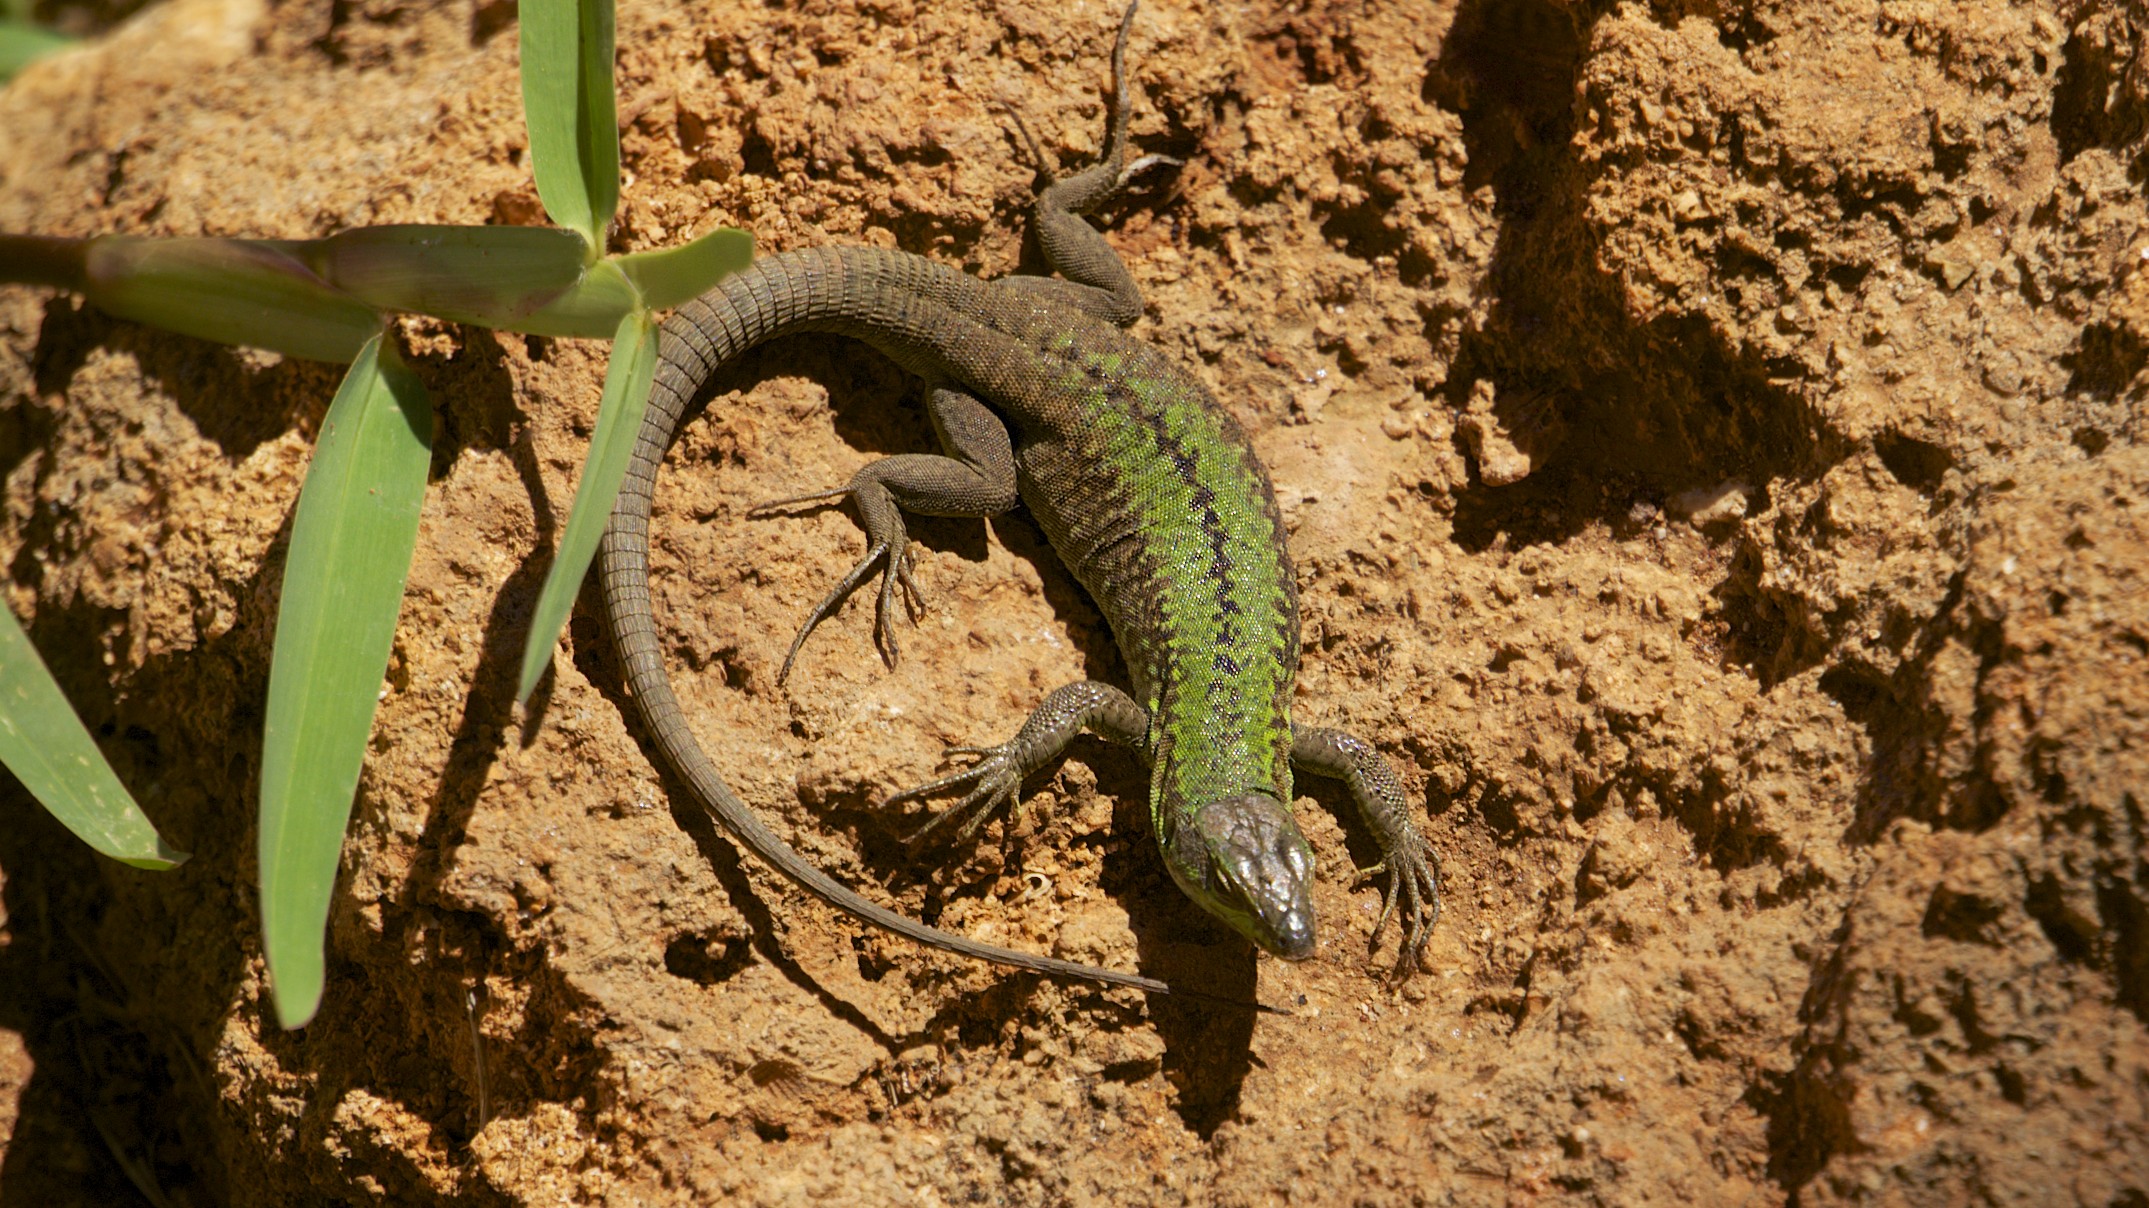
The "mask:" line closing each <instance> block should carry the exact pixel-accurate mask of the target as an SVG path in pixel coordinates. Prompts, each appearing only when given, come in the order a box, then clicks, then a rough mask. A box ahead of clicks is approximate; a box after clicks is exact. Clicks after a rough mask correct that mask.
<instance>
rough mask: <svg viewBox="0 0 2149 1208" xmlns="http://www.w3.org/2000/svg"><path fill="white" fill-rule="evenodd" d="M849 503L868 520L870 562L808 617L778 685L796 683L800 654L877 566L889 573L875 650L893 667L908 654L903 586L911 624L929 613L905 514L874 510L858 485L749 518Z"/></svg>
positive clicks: (862, 562) (761, 509)
mask: <svg viewBox="0 0 2149 1208" xmlns="http://www.w3.org/2000/svg"><path fill="white" fill-rule="evenodd" d="M883 494H885V490H884V491H883ZM847 498H855V499H857V500H858V503H859V510H860V511H861V512H863V513H864V514H865V515H866V518H867V525H866V527H867V533H868V537H869V544H868V545H867V547H866V552H865V556H864V557H862V558H860V559H859V560H858V561H857V562H856V563H855V564H854V565H853V566H852V567H851V569H850V571H849V573H847V574H845V575H844V576H843V578H842V579H840V580H838V581H837V582H836V585H835V586H834V587H833V588H830V589H829V592H828V594H827V595H825V596H822V597H821V602H820V603H818V604H816V605H814V606H813V611H812V612H810V613H808V614H807V615H806V621H805V623H804V624H802V625H800V626H799V627H798V634H797V636H795V637H793V638H792V639H791V649H790V650H788V651H786V652H785V653H784V656H783V667H782V668H781V669H780V670H778V671H777V672H776V682H777V683H778V684H782V683H783V682H784V681H785V680H786V679H789V678H790V676H791V665H792V664H793V663H794V662H796V661H797V660H798V652H799V650H800V649H801V648H802V647H804V646H805V644H806V638H807V637H808V636H810V635H811V634H812V633H813V631H814V630H815V629H816V628H818V627H819V626H820V624H821V622H823V621H825V620H827V619H828V618H829V617H830V616H832V615H834V613H835V611H836V609H837V607H839V606H840V605H841V604H842V603H843V601H844V600H845V598H847V597H848V596H849V595H850V594H851V593H852V592H854V591H856V590H858V587H859V585H860V584H862V583H864V582H865V581H866V579H867V578H868V577H869V576H871V575H872V573H873V569H874V567H876V566H882V567H883V569H882V571H881V583H880V597H879V600H878V603H877V606H876V608H875V611H874V617H873V644H874V645H875V646H877V647H879V649H880V652H881V658H882V659H883V660H884V661H886V662H887V664H888V666H889V667H891V668H892V667H894V666H895V665H896V664H897V663H899V662H901V661H902V657H903V652H902V648H901V646H899V645H898V644H897V642H896V639H895V613H896V607H897V604H898V599H897V593H896V588H897V586H898V585H900V586H901V587H902V599H901V601H900V603H901V605H902V608H903V612H904V614H905V616H907V617H908V618H909V620H910V622H911V624H913V625H915V624H917V622H918V617H919V616H920V614H922V613H923V612H924V611H925V602H924V597H923V596H922V595H921V594H920V593H919V591H918V581H917V579H916V578H914V577H913V576H912V575H911V572H910V564H911V559H910V538H909V534H908V532H907V531H906V530H905V528H904V525H903V518H902V514H901V513H900V512H898V511H896V510H895V509H894V508H893V507H892V506H891V507H887V508H885V509H882V508H875V507H873V506H871V501H869V500H867V499H865V498H864V497H863V492H862V491H861V490H860V489H859V487H858V486H857V485H856V484H855V483H854V484H853V485H851V486H847V487H838V488H837V489H835V490H832V491H815V492H814V493H813V494H810V495H794V496H792V497H791V498H789V499H773V500H770V501H769V502H767V503H761V504H756V505H754V506H753V507H752V508H750V509H748V511H747V515H749V516H764V515H767V514H769V513H770V512H771V511H773V510H775V509H778V508H786V507H793V506H796V505H798V504H802V503H827V502H830V501H833V500H840V499H847Z"/></svg>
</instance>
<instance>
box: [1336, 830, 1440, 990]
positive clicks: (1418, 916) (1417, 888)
mask: <svg viewBox="0 0 2149 1208" xmlns="http://www.w3.org/2000/svg"><path fill="white" fill-rule="evenodd" d="M1382 873H1387V874H1388V891H1387V893H1386V894H1385V895H1384V900H1383V901H1382V903H1381V909H1380V921H1379V922H1377V923H1375V924H1373V938H1372V939H1371V940H1370V941H1368V942H1367V944H1366V952H1367V955H1369V956H1370V955H1371V954H1372V952H1373V951H1374V950H1375V949H1377V948H1379V947H1380V937H1381V935H1382V934H1383V933H1384V932H1386V931H1387V929H1388V920H1390V919H1391V918H1395V917H1397V908H1398V907H1401V921H1402V926H1403V938H1402V941H1401V943H1400V945H1399V946H1398V947H1397V949H1396V953H1395V968H1394V969H1393V970H1392V971H1391V972H1390V974H1389V976H1390V978H1391V979H1392V980H1395V981H1402V980H1403V979H1405V978H1407V977H1409V976H1410V975H1411V974H1412V973H1413V972H1415V971H1416V970H1417V968H1418V966H1419V963H1420V961H1421V960H1422V959H1423V957H1424V955H1425V945H1426V944H1427V942H1429V941H1430V940H1431V939H1432V938H1433V928H1434V927H1435V926H1436V925H1438V924H1439V922H1440V876H1439V874H1438V872H1437V871H1436V869H1435V867H1434V861H1433V860H1432V859H1431V858H1430V853H1429V852H1428V850H1427V849H1426V847H1425V845H1424V843H1423V841H1422V840H1421V841H1420V842H1419V843H1417V844H1416V845H1414V846H1411V847H1409V848H1406V849H1399V850H1397V851H1395V852H1393V853H1390V855H1389V856H1388V858H1387V859H1385V860H1382V861H1381V862H1380V863H1378V864H1375V865H1374V866H1373V867H1371V868H1361V869H1359V870H1358V877H1357V879H1356V881H1355V882H1354V883H1353V887H1354V888H1355V887H1356V886H1357V885H1360V884H1364V883H1365V882H1366V881H1368V880H1370V879H1372V878H1373V877H1377V876H1379V875H1380V874H1382Z"/></svg>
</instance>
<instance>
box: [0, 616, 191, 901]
mask: <svg viewBox="0 0 2149 1208" xmlns="http://www.w3.org/2000/svg"><path fill="white" fill-rule="evenodd" d="M0 763H4V764H6V765H7V769H8V771H10V772H13V773H15V778H16V779H17V780H20V781H22V786H23V787H24V788H26V789H28V790H30V795H31V796H32V797H35V798H37V801H38V804H40V805H42V806H44V807H45V808H46V809H47V810H49V811H51V813H52V816H53V817H55V818H58V819H59V820H60V825H62V826H65V827H66V828H67V829H68V830H71V831H73V832H75V834H76V835H77V836H79V837H80V838H81V840H82V841H83V842H84V843H87V844H89V845H90V846H91V847H94V848H96V849H97V850H98V851H101V852H103V853H104V854H105V855H108V856H110V857H112V858H113V859H115V860H123V861H125V862H126V863H128V864H132V865H134V866H135V867H136V868H152V869H165V868H170V867H171V866H173V865H174V864H177V863H179V862H180V861H181V860H184V859H186V858H187V854H186V853H185V852H183V851H180V850H178V849H177V848H174V847H171V846H170V845H168V844H166V843H165V842H164V837H163V836H162V835H159V834H158V833H157V828H156V827H154V826H152V825H150V822H149V819H148V818H147V817H146V816H144V815H143V813H142V810H141V807H139V806H137V805H135V803H134V798H133V797H131V796H129V795H128V793H127V789H126V787H125V786H124V785H122V784H120V782H119V777H118V776H117V775H116V774H114V773H113V771H112V765H111V764H109V763H106V762H105V758H104V752H102V751H100V750H98V749H97V744H96V743H95V742H93V741H91V740H90V732H89V731H88V730H87V729H85V728H84V727H83V725H82V719H81V718H79V717H76V716H75V711H74V708H73V707H72V706H70V705H69V704H68V703H67V698H66V697H65V696H62V695H61V694H60V686H59V685H58V684H56V683H54V682H53V680H52V672H50V671H48V670H46V669H45V660H43V659H41V658H39V657H38V655H37V648H36V647H34V646H32V645H30V638H29V635H27V634H25V633H24V632H23V631H22V623H21V622H20V621H17V620H16V619H15V614H14V613H11V612H9V611H7V610H6V609H4V608H0Z"/></svg>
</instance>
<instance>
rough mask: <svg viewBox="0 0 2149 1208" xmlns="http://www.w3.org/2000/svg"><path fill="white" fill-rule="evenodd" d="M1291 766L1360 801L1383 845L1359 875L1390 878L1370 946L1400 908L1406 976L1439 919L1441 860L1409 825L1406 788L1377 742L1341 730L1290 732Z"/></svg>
mask: <svg viewBox="0 0 2149 1208" xmlns="http://www.w3.org/2000/svg"><path fill="white" fill-rule="evenodd" d="M1291 762H1292V763H1293V764H1294V765H1296V766H1297V767H1298V768H1300V769H1301V770H1304V771H1307V772H1312V773H1313V774H1314V775H1316V776H1328V777H1333V778H1334V779H1337V780H1341V781H1342V782H1343V783H1344V784H1345V785H1346V786H1348V787H1349V788H1350V791H1351V799H1352V800H1353V801H1356V802H1357V803H1358V813H1359V816H1360V817H1362V818H1364V819H1365V824H1366V826H1367V827H1368V828H1369V829H1371V830H1372V832H1373V838H1374V841H1375V842H1377V843H1378V844H1379V845H1380V852H1381V857H1380V863H1378V864H1375V865H1374V866H1373V867H1371V868H1365V869H1360V870H1359V876H1360V877H1361V878H1363V877H1371V876H1376V875H1378V874H1380V873H1383V872H1385V873H1387V874H1388V892H1387V895H1386V901H1385V902H1384V903H1383V904H1382V906H1381V911H1380V922H1378V923H1376V924H1374V926H1373V940H1372V946H1375V947H1377V946H1378V945H1379V944H1380V936H1381V932H1383V931H1385V930H1387V927H1388V920H1389V919H1390V918H1391V917H1393V916H1394V915H1395V913H1396V908H1397V906H1398V905H1400V906H1401V907H1402V915H1403V918H1402V922H1403V940H1402V946H1401V947H1400V948H1399V949H1398V950H1397V952H1396V958H1395V975H1396V976H1397V977H1399V978H1400V977H1406V976H1408V975H1409V974H1410V972H1411V971H1412V970H1413V969H1416V968H1417V967H1418V960H1419V958H1420V957H1421V956H1422V955H1423V954H1424V952H1425V945H1426V942H1427V941H1428V940H1430V939H1432V936H1433V927H1434V926H1435V925H1436V924H1438V923H1439V921H1440V876H1439V861H1438V860H1437V859H1436V858H1435V857H1434V856H1433V852H1432V849H1431V848H1429V847H1427V846H1426V845H1425V836H1423V835H1421V834H1419V833H1418V824H1417V823H1415V822H1413V821H1411V817H1410V806H1409V804H1408V803H1407V802H1405V801H1404V800H1403V784H1402V782H1401V781H1400V780H1397V779H1396V775H1395V769H1394V768H1392V767H1390V766H1388V761H1387V760H1386V759H1385V758H1383V757H1382V756H1381V753H1380V752H1379V751H1377V750H1375V749H1374V748H1373V744H1371V743H1369V742H1367V741H1366V740H1364V739H1362V738H1359V737H1357V736H1356V735H1353V734H1346V733H1344V732H1343V731H1341V730H1329V729H1323V728H1321V727H1319V726H1294V727H1292V729H1291Z"/></svg>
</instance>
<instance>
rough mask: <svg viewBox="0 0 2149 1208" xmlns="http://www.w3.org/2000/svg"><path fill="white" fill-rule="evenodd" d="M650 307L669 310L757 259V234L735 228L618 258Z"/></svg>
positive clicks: (628, 277)
mask: <svg viewBox="0 0 2149 1208" xmlns="http://www.w3.org/2000/svg"><path fill="white" fill-rule="evenodd" d="M615 262H616V263H617V264H618V265H619V268H620V271H621V272H623V273H625V274H627V280H629V281H632V282H634V287H635V289H636V290H638V291H640V293H641V295H642V300H643V302H645V303H647V304H648V306H649V308H650V309H651V310H669V309H671V308H672V307H674V306H677V305H679V304H680V303H681V302H684V301H686V300H687V299H688V298H691V297H694V296H695V295H697V294H699V293H701V292H702V291H703V290H706V289H708V288H709V287H710V286H712V285H715V284H716V283H717V282H719V281H721V280H723V279H724V278H726V277H729V276H730V275H731V274H733V273H735V272H738V271H739V270H740V269H742V268H745V267H746V266H747V265H749V264H752V263H753V262H754V237H753V234H752V233H751V232H748V231H742V230H739V229H738V228H736V227H724V228H722V229H721V230H715V231H711V232H709V233H708V234H706V235H703V236H702V237H701V238H699V239H696V240H695V241H694V242H692V243H689V244H687V245H686V246H685V247H673V248H665V249H664V250H663V251H657V252H634V253H632V254H630V255H626V256H619V257H615Z"/></svg>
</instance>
